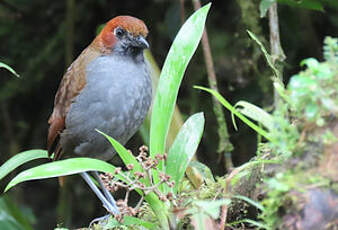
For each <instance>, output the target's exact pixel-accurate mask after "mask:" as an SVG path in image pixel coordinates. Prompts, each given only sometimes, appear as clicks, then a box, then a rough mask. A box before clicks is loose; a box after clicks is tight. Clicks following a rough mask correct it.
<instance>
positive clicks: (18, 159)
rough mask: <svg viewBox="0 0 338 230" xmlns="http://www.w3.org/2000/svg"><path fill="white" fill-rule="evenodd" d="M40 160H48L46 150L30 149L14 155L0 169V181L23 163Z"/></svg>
mask: <svg viewBox="0 0 338 230" xmlns="http://www.w3.org/2000/svg"><path fill="white" fill-rule="evenodd" d="M41 158H48V152H47V151H46V150H41V149H32V150H28V151H25V152H21V153H18V154H16V155H14V156H13V157H12V158H10V159H9V160H8V161H6V162H5V163H4V164H3V165H2V166H1V167H0V180H1V179H2V178H4V177H5V176H7V175H8V174H9V173H11V172H12V171H13V170H14V169H16V168H17V167H19V166H21V165H23V164H24V163H27V162H29V161H32V160H35V159H41Z"/></svg>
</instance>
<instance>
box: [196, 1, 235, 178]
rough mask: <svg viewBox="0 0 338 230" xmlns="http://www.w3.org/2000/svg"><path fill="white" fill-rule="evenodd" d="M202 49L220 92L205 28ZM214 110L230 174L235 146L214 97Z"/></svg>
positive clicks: (212, 82) (212, 83)
mask: <svg viewBox="0 0 338 230" xmlns="http://www.w3.org/2000/svg"><path fill="white" fill-rule="evenodd" d="M192 2H193V4H194V9H195V10H198V9H199V8H201V3H200V1H199V0H192ZM202 47H203V54H204V61H205V65H206V68H207V73H208V82H209V86H210V88H211V89H213V90H215V91H216V92H218V87H217V78H216V73H215V68H214V63H213V60H212V55H211V49H210V45H209V39H208V34H207V29H206V27H205V29H204V31H203V35H202ZM212 100H213V110H214V113H215V115H216V119H217V123H218V136H219V144H218V150H217V151H218V153H219V155H220V158H221V157H222V155H221V154H222V153H224V157H225V168H226V170H227V171H228V172H229V171H230V169H231V168H232V167H233V163H232V159H231V151H232V150H233V145H232V144H231V142H230V140H229V133H228V128H227V124H226V122H225V118H224V113H223V108H222V106H221V104H220V103H219V102H218V101H217V100H216V99H215V98H214V97H213V98H212Z"/></svg>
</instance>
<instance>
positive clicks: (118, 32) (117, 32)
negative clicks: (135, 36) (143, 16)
mask: <svg viewBox="0 0 338 230" xmlns="http://www.w3.org/2000/svg"><path fill="white" fill-rule="evenodd" d="M124 33H125V30H124V29H122V28H120V27H117V28H116V29H115V30H114V34H115V36H116V37H119V38H120V37H122V36H123V35H124Z"/></svg>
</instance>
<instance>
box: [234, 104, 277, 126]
mask: <svg viewBox="0 0 338 230" xmlns="http://www.w3.org/2000/svg"><path fill="white" fill-rule="evenodd" d="M234 107H235V109H237V111H239V112H240V113H242V114H244V115H245V116H247V117H249V118H251V119H253V120H255V121H257V122H260V123H261V124H262V125H264V126H265V127H266V128H267V129H268V130H269V131H271V130H272V129H273V117H272V115H270V114H269V113H267V112H265V111H264V110H263V109H261V108H259V107H258V106H255V105H254V104H251V103H249V102H246V101H239V102H237V103H236V104H235V105H234ZM231 116H232V119H233V122H235V120H234V115H233V114H231Z"/></svg>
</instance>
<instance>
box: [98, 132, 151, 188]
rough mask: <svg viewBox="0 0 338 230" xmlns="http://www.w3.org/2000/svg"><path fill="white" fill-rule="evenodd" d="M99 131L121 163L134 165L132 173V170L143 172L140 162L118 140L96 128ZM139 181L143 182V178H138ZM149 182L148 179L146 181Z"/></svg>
mask: <svg viewBox="0 0 338 230" xmlns="http://www.w3.org/2000/svg"><path fill="white" fill-rule="evenodd" d="M97 131H98V132H99V133H101V134H102V135H103V136H104V137H105V138H107V140H108V141H109V142H110V143H111V145H112V146H113V147H114V149H115V150H116V152H117V154H118V155H119V156H120V157H121V159H122V161H123V163H124V164H125V165H128V164H132V165H133V166H134V167H133V169H132V170H131V172H132V173H134V172H143V171H144V170H143V168H142V166H141V164H140V163H139V162H138V161H137V160H136V158H135V156H134V155H133V154H132V153H130V152H129V151H128V150H127V149H126V148H125V147H124V146H123V145H121V144H120V143H119V142H118V141H116V140H115V139H114V138H112V137H111V136H108V135H107V134H105V133H103V132H101V131H99V130H97ZM140 180H141V182H144V179H140ZM147 183H149V181H147Z"/></svg>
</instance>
